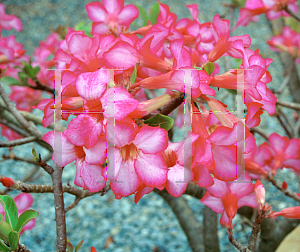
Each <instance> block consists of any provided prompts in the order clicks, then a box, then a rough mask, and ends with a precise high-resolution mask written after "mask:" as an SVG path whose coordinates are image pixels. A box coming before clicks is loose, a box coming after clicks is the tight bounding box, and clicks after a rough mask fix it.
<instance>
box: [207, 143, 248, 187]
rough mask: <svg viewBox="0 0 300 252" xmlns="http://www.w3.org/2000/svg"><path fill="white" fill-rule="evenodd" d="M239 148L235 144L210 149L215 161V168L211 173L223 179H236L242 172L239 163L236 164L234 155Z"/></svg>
mask: <svg viewBox="0 0 300 252" xmlns="http://www.w3.org/2000/svg"><path fill="white" fill-rule="evenodd" d="M237 151H239V149H237V148H236V146H234V145H231V146H226V147H224V146H217V145H215V146H214V147H213V149H212V152H213V157H214V161H215V169H214V170H213V172H212V173H213V174H214V176H215V177H216V178H217V179H220V180H224V181H233V180H236V179H237V178H238V177H240V175H241V174H242V172H243V169H242V167H241V165H239V164H237V158H236V156H238V157H240V155H237Z"/></svg>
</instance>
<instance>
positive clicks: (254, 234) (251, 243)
mask: <svg viewBox="0 0 300 252" xmlns="http://www.w3.org/2000/svg"><path fill="white" fill-rule="evenodd" d="M264 214H265V212H263V211H260V212H259V214H258V215H257V218H256V220H255V223H254V226H253V227H252V232H251V235H250V238H249V242H248V249H250V250H251V251H254V250H255V247H256V242H257V238H258V234H259V232H260V228H261V223H262V220H263V219H264Z"/></svg>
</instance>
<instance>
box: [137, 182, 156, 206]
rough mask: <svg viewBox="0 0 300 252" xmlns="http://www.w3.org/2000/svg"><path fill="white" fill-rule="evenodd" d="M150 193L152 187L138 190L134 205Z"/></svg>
mask: <svg viewBox="0 0 300 252" xmlns="http://www.w3.org/2000/svg"><path fill="white" fill-rule="evenodd" d="M152 191H153V187H148V186H145V187H143V188H142V189H140V190H138V191H137V193H136V194H135V196H134V203H135V204H137V203H138V202H139V201H140V199H141V198H142V197H143V196H144V195H145V194H148V193H151V192H152Z"/></svg>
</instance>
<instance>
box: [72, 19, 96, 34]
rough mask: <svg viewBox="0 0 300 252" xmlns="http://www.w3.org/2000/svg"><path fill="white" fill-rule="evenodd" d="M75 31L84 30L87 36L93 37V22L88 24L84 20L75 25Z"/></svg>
mask: <svg viewBox="0 0 300 252" xmlns="http://www.w3.org/2000/svg"><path fill="white" fill-rule="evenodd" d="M74 29H75V31H84V34H85V35H86V36H89V37H90V38H91V37H93V35H92V23H88V24H86V23H85V22H84V21H81V22H79V23H78V24H77V25H75V26H74Z"/></svg>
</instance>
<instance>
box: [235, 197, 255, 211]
mask: <svg viewBox="0 0 300 252" xmlns="http://www.w3.org/2000/svg"><path fill="white" fill-rule="evenodd" d="M242 206H250V207H253V208H257V202H256V198H255V195H254V194H253V195H247V196H245V197H243V198H241V199H239V200H238V203H237V207H238V208H240V207H242Z"/></svg>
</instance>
